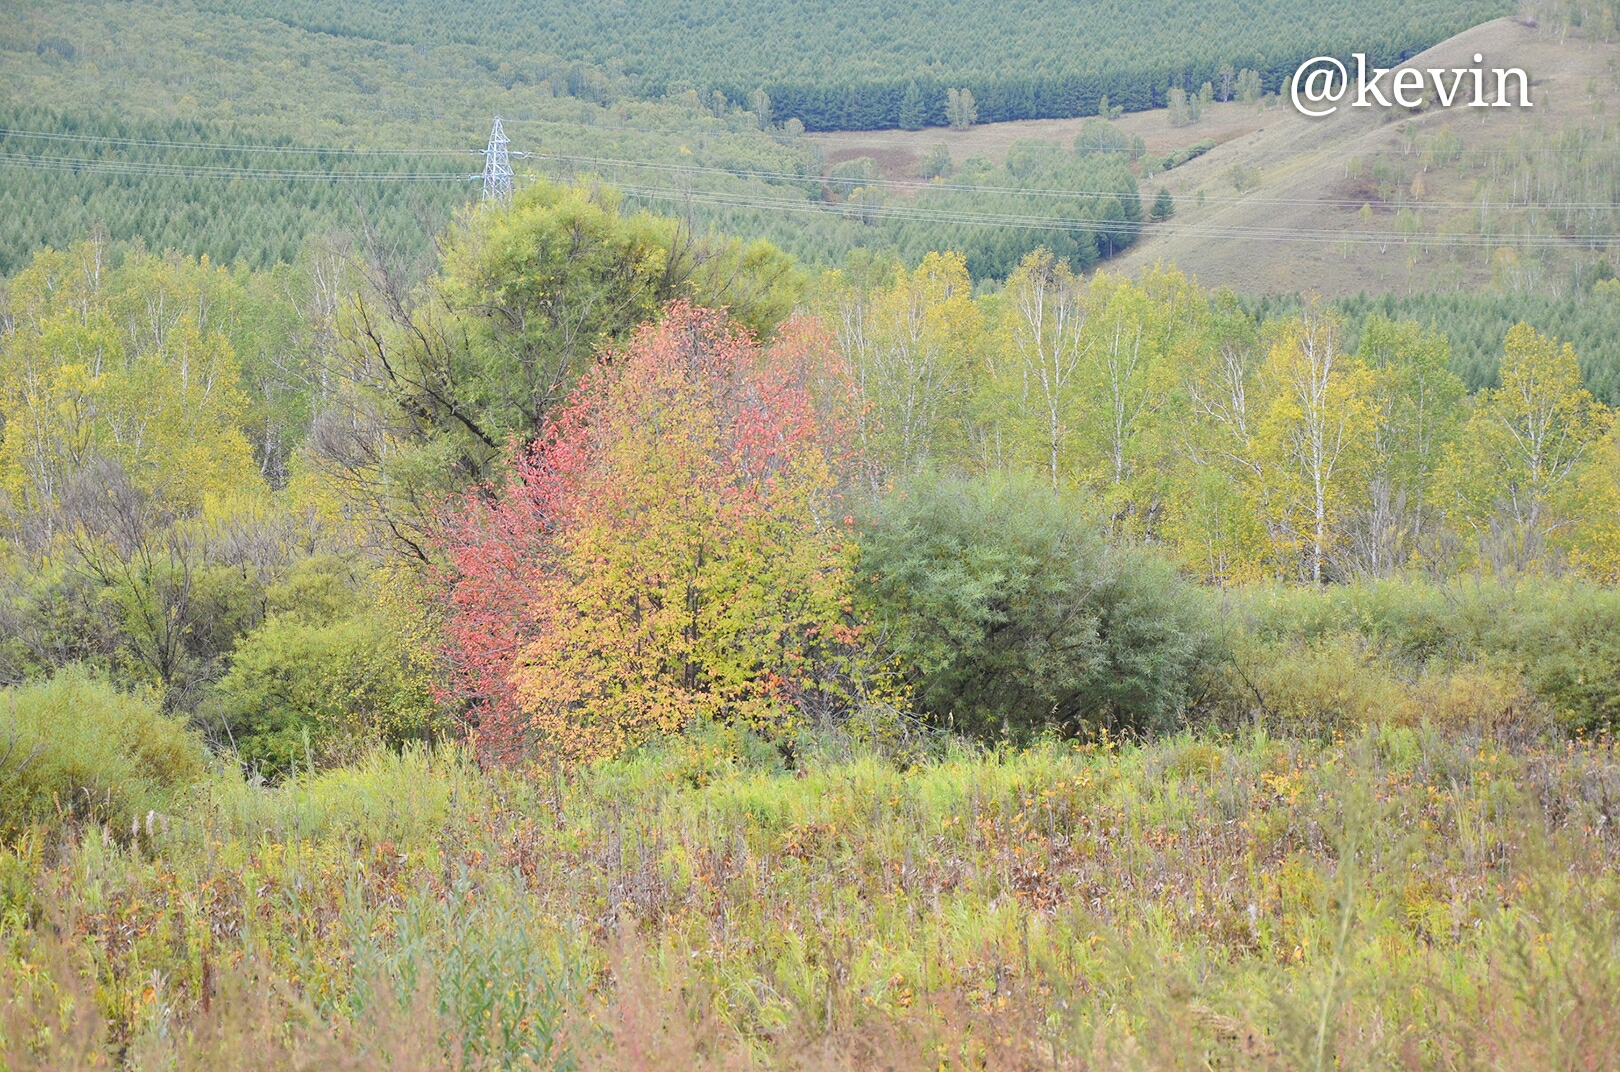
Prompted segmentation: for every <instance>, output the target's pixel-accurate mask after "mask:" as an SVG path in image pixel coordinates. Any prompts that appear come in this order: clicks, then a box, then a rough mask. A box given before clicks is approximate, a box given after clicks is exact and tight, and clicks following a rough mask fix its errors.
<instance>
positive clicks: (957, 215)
mask: <svg viewBox="0 0 1620 1072" xmlns="http://www.w3.org/2000/svg"><path fill="white" fill-rule="evenodd" d="M6 165H12V166H17V165H21V166H27V167H34V168H45V169H51V170H62V171H81V170H85V171H99V172H105V173H110V174H132V175H162V176H171V177H182V178H247V179H260V180H270V181H317V182H440V181H456V182H470V181H477V180H479V179H481V178H482V177H483V176H482V175H481V174H465V173H448V172H446V173H420V172H417V173H411V172H406V173H399V172H334V171H294V170H289V169H275V168H243V167H228V166H212V165H177V164H162V163H157V162H130V161H107V160H95V159H81V158H73V157H49V156H48V157H30V156H26V155H23V154H16V153H0V166H6ZM619 189H620V190H622V191H623V192H624V193H625V194H627V195H630V196H635V197H642V198H645V199H648V200H655V201H665V202H674V203H681V202H689V203H699V204H709V205H715V206H720V207H730V208H754V209H762V210H768V211H772V212H794V213H812V214H818V215H829V216H831V215H840V216H841V215H844V214H846V213H848V212H852V211H853V212H856V213H859V214H860V215H862V216H866V217H870V218H880V219H890V220H897V221H914V222H926V223H936V224H937V223H955V224H961V225H964V226H972V227H985V228H993V229H1001V230H1008V229H1023V230H1056V231H1066V232H1069V233H1077V234H1080V233H1083V234H1107V233H1113V232H1117V231H1119V230H1121V229H1122V228H1126V227H1130V226H1133V225H1131V224H1129V223H1128V222H1127V221H1124V220H1114V221H1110V220H1092V219H1086V218H1082V217H1063V216H1035V215H1024V214H1017V213H1006V212H969V211H960V210H950V209H939V208H928V207H922V206H908V205H894V204H888V205H862V206H859V207H858V208H855V209H851V208H850V207H849V206H848V205H847V203H846V204H838V203H828V202H822V201H811V200H807V199H792V198H768V197H760V196H750V195H746V194H728V193H722V192H715V191H694V190H681V189H676V188H673V187H668V186H641V185H632V184H620V186H619ZM970 189H971V188H970ZM1178 233H1179V234H1180V235H1183V236H1187V237H1198V238H1212V239H1226V240H1245V241H1259V240H1265V241H1277V242H1314V243H1321V242H1353V243H1357V244H1368V243H1372V244H1380V245H1390V244H1402V245H1410V244H1414V243H1416V244H1419V245H1425V246H1435V245H1438V246H1445V247H1481V248H1489V247H1493V246H1497V245H1500V244H1501V243H1502V242H1503V241H1506V240H1508V238H1511V239H1512V241H1515V242H1517V243H1520V244H1525V245H1545V246H1553V245H1564V244H1569V243H1581V242H1585V243H1605V244H1606V243H1608V242H1610V241H1612V240H1613V238H1614V236H1610V235H1601V234H1577V235H1511V236H1503V235H1499V236H1489V235H1455V234H1439V233H1434V232H1410V233H1405V234H1401V233H1395V234H1391V233H1388V232H1384V233H1378V234H1366V233H1361V232H1352V231H1334V230H1327V229H1312V228H1302V227H1245V226H1237V225H1212V224H1187V225H1182V226H1181V227H1180V228H1179V229H1178Z"/></svg>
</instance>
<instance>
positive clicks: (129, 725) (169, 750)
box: [0, 667, 203, 838]
mask: <svg viewBox="0 0 1620 1072" xmlns="http://www.w3.org/2000/svg"><path fill="white" fill-rule="evenodd" d="M202 774H203V750H202V747H201V745H200V743H199V742H198V741H197V740H196V739H195V738H194V737H193V736H192V735H191V734H190V733H188V732H187V731H186V729H185V727H184V725H182V723H181V722H180V721H178V720H176V719H171V718H167V717H165V716H164V715H163V714H162V712H161V711H159V709H158V706H157V704H156V703H155V702H154V701H153V700H152V699H151V697H150V696H147V695H141V694H130V693H122V692H119V691H118V690H117V689H115V688H113V687H112V686H111V685H109V684H107V683H106V682H104V681H101V680H99V679H97V678H94V677H92V676H91V675H90V674H89V673H88V672H87V671H85V670H84V669H83V668H81V667H68V668H66V669H63V670H60V671H58V672H57V674H56V675H55V676H54V677H52V678H51V679H50V680H48V681H44V682H41V683H39V684H33V685H24V686H20V687H18V688H14V689H7V690H5V694H4V698H3V700H0V837H7V838H9V837H12V836H14V835H16V834H17V833H18V832H19V831H21V830H22V829H24V828H26V827H28V826H30V825H32V824H34V823H41V822H49V821H52V820H54V819H56V818H58V817H72V818H76V819H83V820H88V821H91V822H104V823H106V824H108V825H109V826H111V827H112V828H113V830H115V831H122V830H128V829H129V828H130V825H131V824H132V823H133V822H135V821H137V820H138V819H139V818H140V817H141V816H143V815H145V814H146V813H147V812H148V811H153V810H157V811H161V810H164V809H166V808H167V807H168V806H169V802H170V800H171V798H172V796H173V794H174V793H175V792H176V791H177V790H179V789H181V788H183V787H184V786H186V785H189V784H190V783H192V782H194V781H196V780H197V779H198V778H200V777H201V776H202Z"/></svg>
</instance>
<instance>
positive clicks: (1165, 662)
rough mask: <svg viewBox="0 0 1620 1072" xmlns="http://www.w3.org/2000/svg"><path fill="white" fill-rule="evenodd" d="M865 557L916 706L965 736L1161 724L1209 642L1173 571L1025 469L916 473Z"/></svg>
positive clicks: (873, 532) (886, 512)
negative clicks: (921, 480) (989, 473)
mask: <svg viewBox="0 0 1620 1072" xmlns="http://www.w3.org/2000/svg"><path fill="white" fill-rule="evenodd" d="M863 555H864V558H863V562H862V566H863V570H862V575H863V577H864V578H865V582H866V588H865V593H864V595H865V602H866V605H867V607H868V612H869V614H870V615H871V617H872V620H873V621H874V623H875V624H876V625H877V626H878V627H879V628H880V629H881V630H882V631H883V633H884V634H885V635H886V636H887V637H888V643H889V645H890V648H891V650H892V653H893V655H894V657H895V658H896V659H897V660H898V662H899V663H900V665H901V666H902V667H903V669H904V671H905V673H906V674H907V676H908V677H909V679H910V681H911V684H912V686H913V688H914V690H915V693H914V695H915V698H916V701H917V703H918V705H919V706H920V708H921V709H922V710H923V711H925V712H926V713H927V714H929V715H931V716H932V717H934V718H935V719H937V720H941V721H945V722H949V723H951V724H953V725H955V726H956V727H958V728H962V729H966V730H968V731H969V732H972V733H978V734H991V733H995V732H997V731H998V730H1006V731H1012V732H1017V733H1021V734H1027V733H1029V732H1031V731H1035V730H1039V729H1042V728H1048V727H1054V728H1058V729H1059V730H1061V731H1062V732H1066V733H1079V732H1084V731H1086V730H1088V729H1090V728H1095V727H1097V726H1109V727H1113V728H1116V729H1117V728H1128V729H1131V730H1137V731H1158V730H1162V729H1165V728H1168V727H1170V726H1173V725H1174V724H1175V723H1176V722H1177V721H1178V720H1179V717H1180V716H1181V714H1182V713H1183V711H1184V710H1185V708H1186V706H1187V703H1188V701H1189V700H1190V698H1191V697H1192V694H1193V691H1194V686H1195V681H1196V678H1197V675H1198V673H1199V671H1200V669H1201V668H1203V667H1204V666H1205V665H1206V664H1207V662H1208V660H1209V659H1210V657H1211V655H1212V653H1213V650H1214V649H1213V645H1212V642H1211V640H1210V637H1209V633H1208V631H1207V630H1206V629H1205V627H1204V622H1203V615H1202V611H1201V607H1200V604H1199V601H1198V598H1197V595H1196V593H1195V592H1194V590H1193V589H1192V588H1191V587H1190V586H1189V585H1188V584H1186V583H1184V582H1183V581H1182V580H1181V579H1180V578H1179V577H1178V576H1177V575H1176V574H1175V572H1174V570H1172V569H1171V568H1170V567H1169V566H1168V565H1167V564H1166V563H1164V562H1163V561H1161V560H1160V559H1159V558H1157V557H1156V556H1154V555H1151V554H1149V553H1146V552H1143V551H1140V550H1136V549H1132V548H1127V547H1120V546H1116V545H1113V544H1110V543H1109V542H1108V541H1107V540H1106V539H1105V538H1104V537H1103V534H1102V528H1101V525H1100V524H1099V523H1098V522H1097V521H1096V520H1095V519H1094V518H1093V516H1092V514H1091V511H1090V510H1089V509H1088V508H1087V506H1086V505H1085V504H1084V503H1082V502H1080V501H1078V500H1077V499H1075V498H1074V497H1072V496H1065V495H1060V494H1056V493H1054V492H1052V491H1051V490H1049V489H1047V488H1045V487H1044V486H1043V485H1041V484H1039V483H1038V482H1036V481H1034V480H1032V479H1029V478H1025V477H1015V476H1010V475H998V476H994V477H987V478H983V479H978V480H943V481H939V482H937V483H926V484H919V485H918V486H915V487H913V488H911V489H910V490H909V491H907V492H905V493H902V494H898V495H896V496H894V497H893V498H892V499H891V500H890V501H889V502H888V503H887V504H886V506H885V507H884V509H883V512H882V514H881V515H880V516H879V517H877V518H876V519H875V521H874V522H873V523H872V524H871V525H870V526H869V530H868V533H867V537H866V540H865V542H864V545H863Z"/></svg>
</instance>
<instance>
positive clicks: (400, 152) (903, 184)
mask: <svg viewBox="0 0 1620 1072" xmlns="http://www.w3.org/2000/svg"><path fill="white" fill-rule="evenodd" d="M529 122H536V123H540V122H546V123H551V122H554V121H551V120H530V121H529ZM503 136H504V132H503ZM7 137H18V138H40V139H48V140H57V141H76V142H101V143H106V144H118V145H129V146H139V147H148V148H177V149H213V150H217V151H222V152H243V153H249V152H256V153H282V154H287V155H298V154H310V155H320V154H333V155H353V156H468V155H484V154H488V153H489V152H490V150H489V149H484V150H482V151H480V150H466V149H432V148H428V149H421V150H413V149H345V148H334V147H324V146H267V145H252V144H245V145H234V144H226V143H217V142H176V141H159V140H154V139H139V138H115V137H109V136H102V135H89V134H58V133H52V132H48V131H26V130H14V129H0V138H7ZM492 144H493V139H492ZM1397 151H1398V150H1390V151H1389V152H1397ZM1479 151H1480V152H1497V151H1498V150H1479ZM1500 151H1501V152H1516V151H1518V150H1500ZM1610 151H1615V152H1620V148H1617V149H1614V150H1610ZM509 155H510V156H517V157H530V158H534V159H544V160H553V161H560V162H567V163H573V164H582V165H588V166H591V167H593V168H603V167H607V168H628V169H637V170H646V171H658V172H665V173H670V174H677V175H682V174H694V175H725V176H729V177H732V178H742V179H750V178H751V179H757V180H760V181H764V182H767V183H770V182H777V183H791V184H796V185H798V184H815V185H824V184H827V183H829V182H830V183H835V184H840V185H842V184H848V185H851V186H865V187H877V188H879V189H886V190H895V191H899V192H914V193H915V192H944V193H971V194H1002V195H1006V196H1017V197H1031V198H1042V199H1055V200H1074V199H1083V198H1095V197H1117V196H1118V195H1119V191H1118V190H1115V189H1100V190H1087V189H1069V190H1050V189H1029V188H1025V187H1016V186H980V185H975V184H972V183H942V182H935V181H932V180H927V181H924V180H912V179H884V178H872V179H859V180H857V179H841V178H833V177H826V176H814V175H806V174H802V173H795V172H781V171H761V170H756V169H739V168H726V167H716V166H713V165H704V164H696V163H693V164H671V163H661V162H656V161H650V160H626V159H622V158H615V157H601V156H588V155H582V154H573V153H557V152H545V151H540V152H534V153H510V154H509ZM1329 155H1333V154H1329ZM1348 155H1353V156H1360V155H1377V154H1376V153H1349V154H1348ZM80 166H81V167H82V166H83V165H82V164H81V165H80ZM196 166H197V167H209V166H210V165H196ZM1159 174H1160V175H1163V174H1166V173H1165V172H1160V173H1159ZM299 175H300V177H305V176H314V177H318V173H315V172H310V171H304V172H300V173H299ZM1155 177H1157V176H1155ZM1371 200H1372V199H1369V198H1285V197H1253V196H1247V197H1246V196H1238V197H1225V196H1209V197H1206V198H1205V203H1207V204H1213V205H1230V204H1240V203H1247V204H1251V205H1273V206H1294V207H1297V206H1321V207H1326V208H1359V207H1361V206H1362V205H1364V204H1369V203H1371ZM1414 204H1415V205H1417V206H1418V207H1424V208H1467V209H1472V208H1477V207H1478V206H1479V202H1478V201H1422V202H1414ZM1502 207H1509V208H1516V207H1532V206H1531V203H1529V202H1523V203H1514V202H1507V201H1504V202H1503V203H1502ZM1533 207H1536V208H1541V209H1547V210H1559V209H1585V208H1614V207H1620V206H1616V205H1615V204H1614V203H1613V202H1609V201H1565V202H1538V203H1535V204H1534V206H1533Z"/></svg>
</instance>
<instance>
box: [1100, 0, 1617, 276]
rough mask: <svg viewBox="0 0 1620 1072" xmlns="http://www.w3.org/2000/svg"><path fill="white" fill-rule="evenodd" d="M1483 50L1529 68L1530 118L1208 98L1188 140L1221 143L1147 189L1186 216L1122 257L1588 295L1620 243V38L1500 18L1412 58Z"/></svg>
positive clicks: (1444, 62) (1429, 62) (1245, 271)
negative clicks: (1165, 196)
mask: <svg viewBox="0 0 1620 1072" xmlns="http://www.w3.org/2000/svg"><path fill="white" fill-rule="evenodd" d="M1476 54H1480V55H1484V56H1485V57H1487V64H1488V65H1490V66H1520V67H1523V68H1525V69H1526V70H1527V71H1529V72H1530V76H1531V78H1532V80H1533V83H1534V84H1533V86H1532V91H1531V98H1532V100H1533V102H1534V107H1533V108H1531V109H1519V108H1507V109H1500V110H1498V109H1488V110H1474V109H1471V108H1469V107H1468V106H1467V105H1465V104H1463V103H1462V102H1461V101H1459V102H1457V103H1456V104H1455V105H1454V106H1453V107H1451V108H1441V107H1438V106H1437V105H1435V103H1434V102H1433V100H1432V94H1431V100H1430V102H1429V104H1428V106H1427V107H1424V108H1421V109H1416V110H1412V111H1409V112H1402V113H1401V114H1399V115H1390V114H1369V111H1370V112H1379V111H1381V110H1380V109H1371V110H1368V111H1364V110H1347V109H1341V110H1340V112H1339V113H1338V114H1336V115H1333V116H1331V117H1328V118H1326V119H1321V120H1312V119H1306V118H1304V117H1302V116H1300V115H1297V114H1295V113H1294V112H1293V110H1292V109H1291V108H1288V107H1287V106H1286V105H1279V106H1277V107H1273V108H1268V109H1263V110H1255V109H1250V108H1242V107H1238V106H1233V105H1220V104H1217V105H1215V106H1214V108H1212V109H1211V110H1210V114H1209V116H1208V117H1207V118H1206V119H1205V120H1204V122H1203V123H1202V124H1194V125H1192V126H1190V127H1187V128H1185V132H1184V133H1183V137H1184V138H1185V139H1187V140H1189V141H1190V140H1191V139H1192V138H1193V137H1195V136H1197V134H1198V133H1199V128H1200V126H1204V127H1206V128H1207V129H1208V130H1209V132H1210V134H1212V135H1214V136H1215V137H1216V138H1217V139H1218V141H1219V144H1218V145H1217V146H1216V148H1215V149H1214V150H1213V151H1211V152H1209V153H1207V154H1205V155H1204V156H1201V157H1199V158H1198V159H1196V160H1193V161H1191V162H1189V163H1187V164H1185V165H1183V166H1180V167H1177V168H1175V169H1173V170H1169V171H1166V172H1164V173H1163V174H1162V175H1160V176H1156V177H1151V178H1148V179H1147V180H1146V183H1145V186H1147V187H1148V188H1150V189H1151V188H1153V187H1157V186H1160V185H1162V186H1164V187H1165V188H1166V189H1168V190H1169V192H1170V194H1171V195H1172V196H1173V197H1174V199H1175V204H1176V212H1175V216H1174V218H1173V219H1171V220H1170V221H1168V222H1167V223H1165V224H1163V225H1162V226H1160V227H1157V228H1155V229H1154V230H1153V232H1152V233H1151V234H1150V236H1149V237H1148V240H1146V241H1144V242H1143V243H1142V244H1141V245H1140V246H1139V247H1138V248H1137V249H1136V250H1134V251H1133V253H1132V254H1131V256H1130V257H1129V258H1127V262H1126V263H1127V264H1129V265H1130V266H1131V267H1138V266H1146V265H1150V264H1153V263H1155V262H1157V261H1164V262H1171V263H1175V264H1178V265H1180V266H1182V267H1183V268H1185V269H1187V270H1188V271H1191V272H1194V273H1195V274H1196V275H1197V276H1198V277H1199V278H1200V279H1201V280H1202V281H1204V282H1205V283H1209V284H1215V285H1224V286H1230V287H1233V288H1236V289H1240V290H1244V291H1248V292H1251V293H1254V292H1267V291H1270V292H1280V291H1295V290H1315V291H1318V292H1320V293H1323V294H1327V295H1354V294H1357V293H1360V292H1367V293H1371V294H1380V293H1386V292H1394V293H1397V294H1410V293H1416V292H1424V291H1449V290H1456V289H1481V288H1486V287H1490V288H1493V289H1496V290H1499V291H1503V292H1518V293H1526V292H1538V291H1539V292H1541V293H1544V294H1548V295H1551V296H1554V297H1560V298H1561V297H1565V296H1568V295H1569V294H1571V293H1573V292H1576V291H1578V290H1579V289H1581V283H1580V280H1581V276H1580V274H1579V273H1580V272H1581V271H1583V270H1585V271H1588V272H1589V271H1591V270H1593V269H1596V270H1597V271H1598V272H1599V274H1603V273H1604V272H1605V271H1606V269H1604V268H1597V263H1598V262H1600V261H1606V259H1607V258H1608V257H1609V256H1610V255H1611V253H1612V248H1613V240H1614V236H1615V235H1616V234H1617V233H1620V208H1617V207H1616V206H1617V205H1620V186H1617V176H1620V170H1617V168H1616V166H1615V165H1616V160H1617V156H1616V154H1617V152H1620V124H1617V122H1616V117H1615V114H1614V111H1613V108H1612V106H1611V105H1612V94H1613V92H1614V89H1615V86H1616V81H1615V73H1614V72H1615V71H1616V70H1617V65H1620V42H1617V40H1616V39H1615V38H1614V36H1613V35H1612V34H1605V33H1604V32H1603V31H1602V30H1601V28H1599V27H1597V26H1595V25H1594V27H1593V28H1591V29H1589V30H1583V29H1581V28H1579V27H1576V26H1572V25H1570V24H1569V23H1567V22H1559V21H1554V20H1552V19H1547V18H1543V19H1542V20H1541V21H1540V24H1539V25H1535V26H1526V25H1523V24H1520V23H1518V22H1514V21H1510V20H1507V19H1500V20H1496V21H1494V22H1490V23H1487V24H1485V25H1482V26H1478V27H1475V28H1473V29H1471V30H1469V31H1468V32H1466V33H1463V34H1460V35H1458V36H1457V37H1456V38H1453V39H1451V40H1449V41H1447V42H1445V43H1443V44H1442V45H1439V46H1436V47H1435V48H1434V49H1432V50H1430V51H1429V52H1426V53H1424V54H1423V55H1420V56H1417V57H1415V58H1413V60H1412V61H1411V64H1410V65H1411V66H1412V67H1414V68H1431V67H1432V68H1450V67H1462V66H1467V65H1469V64H1470V63H1471V62H1472V57H1473V56H1474V55H1476ZM1587 278H1591V277H1590V276H1588V277H1587Z"/></svg>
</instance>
